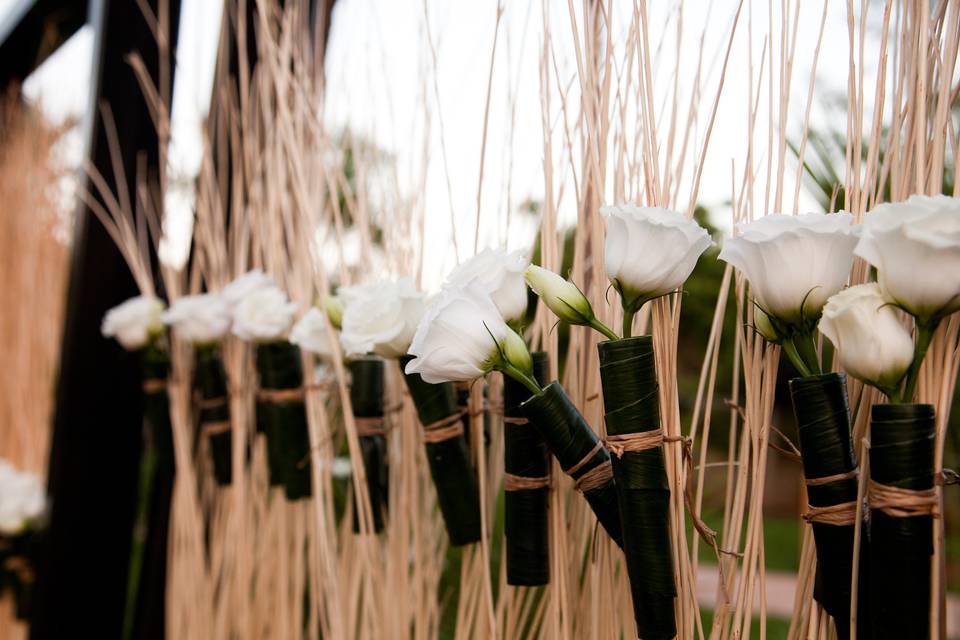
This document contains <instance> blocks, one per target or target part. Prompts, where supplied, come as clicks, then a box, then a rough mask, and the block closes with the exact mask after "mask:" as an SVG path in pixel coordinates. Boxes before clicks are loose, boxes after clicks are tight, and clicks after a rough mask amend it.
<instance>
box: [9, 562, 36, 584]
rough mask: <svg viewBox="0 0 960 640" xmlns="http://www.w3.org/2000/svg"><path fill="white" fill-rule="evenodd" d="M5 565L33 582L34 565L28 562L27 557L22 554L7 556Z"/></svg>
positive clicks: (26, 580) (22, 577)
mask: <svg viewBox="0 0 960 640" xmlns="http://www.w3.org/2000/svg"><path fill="white" fill-rule="evenodd" d="M3 566H4V567H5V568H6V569H7V570H8V571H10V572H12V573H15V574H17V577H19V578H20V579H21V580H22V581H24V582H33V579H34V573H33V567H31V566H30V563H29V562H27V560H26V558H23V557H22V556H11V557H9V558H7V559H6V560H5V561H4V563H3Z"/></svg>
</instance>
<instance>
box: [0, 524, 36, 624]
mask: <svg viewBox="0 0 960 640" xmlns="http://www.w3.org/2000/svg"><path fill="white" fill-rule="evenodd" d="M43 535H44V532H42V531H36V530H32V529H28V530H26V531H24V532H22V533H18V534H15V535H3V534H0V597H3V596H4V595H6V594H7V593H9V594H10V595H11V596H12V597H13V602H14V606H15V609H14V615H16V617H17V620H23V621H29V620H30V616H31V614H32V611H33V595H34V584H35V577H34V576H35V574H36V570H37V560H38V559H39V558H40V553H41V551H42V544H43V542H42V537H43Z"/></svg>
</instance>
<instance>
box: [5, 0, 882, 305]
mask: <svg viewBox="0 0 960 640" xmlns="http://www.w3.org/2000/svg"><path fill="white" fill-rule="evenodd" d="M13 2H15V0H0V15H2V14H3V13H4V12H5V11H6V10H7V9H8V8H9V7H10V6H11V5H12V3H13ZM424 4H425V3H424V1H423V0H339V1H338V2H337V7H336V9H335V13H334V21H333V29H332V33H331V39H330V43H329V48H328V57H327V69H328V91H327V98H326V105H325V108H326V114H327V116H326V117H327V123H328V126H329V128H330V129H332V130H335V131H336V130H341V129H343V128H349V129H350V130H352V131H354V132H359V133H362V134H363V135H364V136H365V137H367V138H369V139H371V140H373V141H374V142H375V143H376V144H377V145H378V146H379V147H381V148H384V149H386V150H388V151H389V152H391V153H392V154H393V155H394V156H395V158H396V161H397V168H398V175H399V179H400V181H401V187H402V188H403V189H404V190H406V191H408V192H409V191H411V190H414V189H415V188H416V186H417V184H418V182H419V176H420V171H421V168H422V166H423V164H422V162H421V161H422V155H423V136H424V130H425V128H424V121H425V119H424V113H425V111H424V105H426V107H427V109H429V112H430V129H429V141H428V146H427V147H426V153H427V154H428V155H427V157H428V163H427V177H426V182H425V192H424V199H425V200H424V206H425V211H426V212H427V213H426V215H427V220H428V224H427V237H426V239H425V240H426V242H425V246H426V254H425V264H424V267H425V278H424V283H425V285H427V286H428V287H435V286H436V285H438V284H439V282H440V281H441V280H442V278H443V276H444V274H445V273H446V272H447V271H449V269H450V268H452V267H453V266H454V264H455V258H454V254H453V248H452V243H451V222H450V220H451V214H450V201H451V200H452V202H453V211H454V216H455V219H456V229H457V230H456V233H457V240H458V243H459V245H460V248H461V256H460V257H461V259H463V258H465V257H468V256H469V255H470V254H472V249H473V243H474V238H473V235H474V234H473V229H474V217H475V214H476V197H477V183H478V171H479V158H480V144H481V132H482V124H483V112H484V101H485V98H486V88H487V79H488V72H489V65H490V52H491V46H492V43H493V34H494V24H495V20H496V2H495V1H494V0H485V1H482V2H477V1H473V0H451V1H440V0H428V1H427V2H426V5H427V6H426V13H427V14H428V16H429V21H430V31H431V34H432V36H433V39H434V42H435V45H436V50H437V58H438V66H437V74H438V75H437V86H438V89H437V90H438V93H439V104H438V102H437V100H436V96H435V94H434V85H433V63H432V60H431V54H430V49H429V47H428V45H427V38H426V31H425V6H424ZM573 4H575V5H578V6H579V4H580V3H576V2H575V3H573ZM650 4H651V11H652V14H651V19H650V24H651V39H652V40H653V42H654V43H656V42H657V40H658V39H659V36H658V35H657V34H658V33H659V32H661V31H662V25H663V24H664V23H665V17H666V16H665V14H664V11H665V10H666V8H667V7H670V6H672V5H673V4H674V3H666V2H652V3H650ZM708 4H712V8H711V9H710V10H709V11H706V10H705V7H706V6H707V5H708ZM736 4H737V2H736V0H716V1H715V2H713V3H707V2H702V3H701V2H687V3H686V10H685V13H684V22H683V24H684V30H683V33H684V35H683V38H684V42H685V46H684V48H683V54H682V55H683V65H684V66H682V68H681V74H680V75H681V77H680V79H679V81H680V84H681V86H682V87H686V90H685V92H684V93H685V94H688V92H689V90H690V85H691V84H692V65H693V64H694V62H695V56H696V55H697V52H698V50H699V47H698V41H699V37H700V33H701V31H702V29H703V28H704V24H705V23H706V22H707V21H709V29H708V35H707V41H706V45H705V51H706V55H705V60H706V63H705V65H706V67H705V68H706V69H708V70H709V71H710V74H711V75H710V76H709V78H708V80H707V82H706V83H705V84H706V86H705V89H704V96H703V102H704V106H703V107H702V108H701V113H704V114H705V113H706V112H707V105H708V104H709V103H710V102H712V100H713V96H714V93H715V90H716V83H717V80H718V75H719V72H720V66H721V63H722V55H723V47H725V44H726V38H727V32H728V29H729V26H730V22H731V18H732V15H733V12H734V10H735V8H736ZM774 4H777V5H779V3H774ZM845 4H846V3H842V2H829V15H828V18H827V23H826V31H825V34H824V41H823V49H822V51H821V54H820V55H821V57H820V66H819V69H818V73H817V77H816V81H817V91H816V94H817V95H818V96H819V97H820V99H825V98H827V97H833V96H835V95H838V94H839V95H841V96H842V95H844V92H845V86H846V71H847V55H848V52H847V23H846V13H845V12H846V8H845ZM504 5H505V7H506V9H505V12H504V15H503V18H502V22H501V25H500V34H499V38H500V39H499V42H498V45H497V46H498V50H497V57H496V60H495V68H494V79H493V85H492V91H493V94H492V98H491V110H490V115H489V127H488V133H487V149H486V163H485V174H484V186H483V198H482V201H483V205H482V207H481V221H482V224H481V231H480V236H481V237H480V242H479V246H480V247H481V248H483V247H484V246H491V245H499V244H502V243H504V241H505V240H506V238H505V237H504V236H505V235H506V231H507V230H506V225H505V221H506V215H507V210H508V209H511V210H513V211H515V210H516V208H517V206H518V205H519V204H520V203H521V202H522V201H523V200H525V199H527V198H533V199H536V200H540V199H542V197H543V157H542V154H543V133H542V128H541V116H540V109H541V103H540V88H539V69H538V65H539V57H540V52H541V47H542V42H543V13H542V6H544V5H546V6H548V7H549V11H550V14H551V33H552V37H553V39H554V47H555V49H556V57H557V65H558V67H559V75H560V77H561V78H562V79H563V80H564V81H568V80H570V79H572V78H573V75H574V73H575V68H576V67H575V60H574V57H573V49H572V41H571V39H570V35H569V34H570V20H569V15H568V13H567V3H566V2H563V1H562V0H546V2H544V3H541V2H537V1H536V0H530V1H529V2H518V1H514V2H505V3H504ZM631 5H632V3H626V2H624V3H619V4H618V3H614V6H615V7H616V9H617V10H621V9H624V10H626V11H630V10H631V9H630V7H631ZM745 5H750V2H749V0H747V2H745ZM753 5H755V6H753V8H752V11H753V34H752V39H748V32H747V18H748V13H747V12H748V11H749V8H748V6H745V7H744V13H743V15H742V16H741V20H740V24H739V26H738V31H737V39H736V41H735V45H734V49H733V52H732V54H731V59H730V63H729V71H728V74H727V79H726V86H725V89H724V94H723V97H722V98H721V102H720V106H719V111H718V115H717V124H716V126H715V129H714V132H713V137H712V141H711V146H710V153H709V156H708V160H707V164H706V165H705V171H704V175H703V181H702V184H701V189H700V197H699V199H698V200H699V202H701V203H702V204H705V205H707V206H708V207H709V208H710V209H711V210H712V212H713V214H714V218H715V220H717V221H718V222H719V223H720V224H722V225H724V226H729V209H728V208H727V207H726V205H725V203H726V202H727V201H728V200H729V198H730V189H731V187H730V184H731V169H730V167H731V161H733V162H734V163H735V164H736V167H737V173H738V175H740V174H742V167H743V161H744V158H745V154H746V137H747V128H746V127H747V122H746V115H745V114H746V113H747V112H748V107H747V103H748V98H747V96H748V89H747V88H748V82H749V78H748V73H747V68H748V67H747V52H748V49H749V48H750V46H752V49H753V56H754V63H755V65H757V64H758V58H759V56H760V51H761V48H762V46H763V42H764V38H765V36H766V32H767V20H768V16H767V15H766V11H767V6H768V3H767V2H759V1H755V2H753ZM822 8H823V5H822V4H821V3H820V2H813V1H810V2H804V3H802V6H801V11H800V22H799V25H798V30H797V33H798V45H797V52H796V61H795V68H794V73H793V81H792V92H791V93H792V99H791V107H790V124H791V126H793V127H794V128H796V126H797V125H798V124H799V123H800V121H801V119H802V114H803V110H804V108H805V106H806V92H807V83H808V80H809V78H810V67H811V61H812V58H813V49H814V45H815V43H816V37H817V32H818V29H819V24H820V17H821V11H822ZM775 19H776V20H779V17H778V16H776V17H775ZM219 20H220V3H219V2H216V1H214V0H184V3H183V11H182V19H181V31H180V45H179V57H180V59H181V60H185V61H189V64H184V65H182V66H181V67H180V68H179V69H178V71H177V87H176V91H175V98H174V109H173V119H174V122H173V126H174V136H175V141H174V144H173V148H172V151H171V155H172V157H171V164H172V165H173V169H174V171H175V172H176V173H177V174H179V175H183V176H190V175H193V174H195V173H196V171H197V169H198V167H199V162H200V136H199V130H200V129H199V127H200V123H201V121H202V118H203V116H204V115H205V113H206V104H207V101H208V99H209V98H208V96H209V92H210V84H211V81H212V71H213V58H214V55H215V47H216V43H217V32H218V29H219ZM625 22H626V21H625V19H624V16H623V15H621V14H620V13H617V11H616V10H615V11H614V14H613V28H612V33H613V35H614V38H615V41H620V42H622V41H623V39H624V31H625V28H626V26H625ZM671 28H672V27H671ZM774 31H775V32H776V33H777V34H779V31H780V29H779V25H778V24H775V25H774ZM670 33H672V32H670ZM670 37H672V36H670ZM92 44H93V38H92V33H91V32H90V29H89V28H85V29H83V30H81V31H80V32H79V33H78V34H77V35H75V36H74V37H73V38H72V39H71V41H70V42H68V43H67V44H66V45H64V47H63V48H61V50H60V51H59V52H58V53H57V54H56V55H54V56H53V57H52V58H51V59H50V60H48V61H47V62H46V63H45V64H44V65H43V67H42V68H41V69H40V70H39V71H38V72H37V73H36V74H34V76H32V77H31V78H30V80H29V81H28V83H27V84H26V86H25V88H24V89H25V93H26V94H27V96H28V98H29V99H30V100H32V101H34V102H37V103H39V104H40V105H41V106H42V107H43V109H44V111H45V113H46V114H47V115H48V117H50V119H51V120H53V121H62V120H63V119H64V118H66V117H73V118H77V119H80V120H82V118H83V115H84V113H85V111H86V108H87V101H88V98H87V93H88V90H89V85H90V82H89V78H90V70H91V65H90V58H91V55H92V53H91V52H92ZM774 46H776V47H779V42H775V43H774ZM673 49H674V45H673V44H672V41H670V42H667V43H666V44H665V46H664V48H663V51H662V53H661V54H660V56H659V59H660V64H659V66H658V69H657V76H656V78H655V80H654V83H655V86H657V88H658V89H663V90H666V89H667V88H668V87H669V86H670V84H671V83H672V77H671V76H672V72H673V68H674V60H673V53H672V51H673ZM868 59H871V58H870V56H869V48H868ZM774 64H775V65H776V64H777V60H776V58H775V59H774ZM874 64H875V63H874ZM873 71H874V70H873V69H872V68H871V67H870V66H869V65H868V66H867V68H866V70H865V73H866V78H865V84H866V86H867V87H870V86H871V85H872V77H871V76H872V74H873ZM764 90H765V85H764ZM512 91H515V92H516V113H515V126H514V128H513V144H512V146H511V145H510V144H509V141H510V135H511V127H510V119H511V118H510V116H511V114H510V110H509V104H510V101H509V94H510V93H511V92H512ZM553 102H554V111H556V110H557V109H558V108H559V107H558V103H559V100H557V99H556V98H554V101H553ZM656 108H657V109H658V110H659V111H665V105H662V104H658V105H657V106H656ZM766 113H767V112H766V100H765V99H764V100H762V101H761V107H760V113H759V115H758V123H760V125H759V127H760V131H758V132H757V133H756V136H755V143H756V144H757V145H758V147H757V149H760V150H762V149H764V148H765V147H766V122H767V115H766ZM554 115H555V114H554ZM439 118H442V120H443V127H444V137H445V141H446V151H447V156H448V160H449V162H448V163H447V165H446V166H445V163H444V161H443V153H442V148H441V144H440V126H439ZM824 118H825V116H824V115H823V113H822V112H820V111H819V110H815V115H814V121H813V124H814V126H816V125H817V124H822V123H823V122H824ZM832 124H833V125H834V126H839V127H843V126H845V124H844V123H843V121H842V120H840V121H839V122H837V121H835V122H833V123H832ZM704 128H705V122H700V123H698V126H697V127H696V131H695V142H694V144H693V145H692V146H691V152H692V151H694V150H699V148H700V146H701V144H702V139H703V134H704ZM80 139H82V136H80V137H78V139H77V140H76V141H75V143H74V144H73V145H71V148H72V152H71V153H69V155H70V156H71V157H75V158H76V159H77V160H79V159H80V158H82V157H83V151H82V145H80ZM448 172H449V183H450V188H451V189H450V190H451V192H452V193H451V195H448V190H447V173H448ZM508 174H509V175H510V176H511V177H510V180H509V187H510V197H509V202H508V198H507V184H508ZM793 175H794V174H793V170H792V168H788V178H787V182H786V184H787V187H788V188H787V190H786V191H787V192H788V195H787V197H786V198H785V203H784V209H785V210H787V211H789V210H792V207H793V197H792V193H793V180H794V177H793ZM562 177H563V178H564V179H567V180H570V176H569V174H568V173H566V174H564V175H563V176H562ZM761 182H762V180H761ZM566 191H567V192H568V193H567V194H566V195H565V201H564V202H563V203H562V205H561V214H562V215H563V216H564V217H565V219H567V220H570V219H572V213H571V205H572V186H570V187H569V188H567V189H566ZM687 194H688V191H686V190H681V195H680V201H681V202H683V203H685V202H686V199H687V197H688V195H687ZM190 202H191V201H190V198H189V195H188V194H187V195H184V194H177V195H176V196H175V197H173V198H172V199H171V200H170V205H171V208H172V209H176V210H178V211H179V212H180V217H181V219H180V221H179V223H173V224H172V226H171V228H172V227H175V226H177V225H178V224H179V228H181V229H183V228H184V227H183V222H184V220H183V218H184V216H186V218H187V219H188V218H189V215H190V214H189V211H190V207H191V206H192V205H191V204H190ZM800 208H801V210H804V209H815V208H816V205H815V204H814V201H813V200H812V199H811V198H810V197H809V196H806V195H802V196H801V207H800ZM514 219H516V218H514ZM171 222H172V221H171ZM511 231H512V233H511V234H510V238H509V242H508V244H510V246H511V248H513V247H516V246H527V244H528V242H529V239H530V234H531V233H532V231H533V227H532V225H531V224H530V223H527V224H526V225H525V226H524V225H522V224H521V225H519V226H515V228H513V229H512V230H511ZM179 233H180V234H183V233H184V231H180V232H179ZM180 244H182V243H180ZM167 250H168V251H170V253H169V254H167V255H168V257H171V258H172V259H177V257H178V253H179V254H180V255H181V256H182V250H178V249H177V248H176V247H173V248H172V249H171V248H170V247H167ZM382 275H387V274H379V273H378V274H371V277H379V276H382ZM390 275H402V274H390Z"/></svg>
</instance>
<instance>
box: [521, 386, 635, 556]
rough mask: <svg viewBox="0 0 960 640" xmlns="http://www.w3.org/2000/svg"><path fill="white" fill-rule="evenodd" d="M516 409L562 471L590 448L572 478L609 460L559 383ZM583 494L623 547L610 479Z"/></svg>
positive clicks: (615, 493) (575, 478)
mask: <svg viewBox="0 0 960 640" xmlns="http://www.w3.org/2000/svg"><path fill="white" fill-rule="evenodd" d="M520 411H521V413H523V416H524V417H525V418H527V419H528V420H530V422H531V423H532V424H533V425H534V426H535V427H536V429H537V431H539V432H540V435H541V437H543V440H544V442H546V443H547V448H548V449H550V453H552V454H553V455H554V456H555V457H556V458H557V460H558V461H559V463H560V466H561V468H563V469H564V470H567V469H571V468H573V467H575V466H576V465H578V464H580V463H581V462H582V461H584V459H585V458H587V456H588V455H589V454H590V452H591V451H593V454H592V455H590V457H589V458H588V459H587V460H586V462H584V463H583V464H581V466H580V468H579V469H577V470H576V471H575V472H574V473H568V475H569V476H570V477H571V478H573V479H574V480H577V479H578V478H582V477H583V476H584V475H585V474H587V473H588V472H590V471H592V470H593V469H595V468H597V467H599V466H600V465H602V464H604V463H608V462H609V461H610V453H609V452H608V451H607V450H606V448H605V447H603V446H599V447H598V444H599V443H600V441H599V439H598V438H597V434H595V433H594V432H593V429H591V428H590V425H588V424H587V421H586V420H584V419H583V416H582V415H580V412H579V411H578V410H577V408H576V407H575V406H574V404H573V403H572V402H571V401H570V398H569V397H568V396H567V392H566V391H564V390H563V387H562V386H561V385H560V383H559V382H552V383H550V384H549V385H548V386H547V387H546V388H545V389H544V390H543V391H542V392H540V394H539V395H536V396H533V397H531V398H530V399H529V400H527V401H525V402H523V403H522V404H521V405H520ZM583 497H584V498H586V500H587V503H588V504H589V505H590V508H591V509H593V513H594V514H595V515H596V516H597V520H598V521H599V522H600V524H601V526H603V528H604V530H605V531H606V532H607V534H608V535H609V536H610V538H612V539H613V541H614V542H616V543H617V545H618V546H620V547H623V537H622V536H623V534H622V532H621V527H620V510H619V509H618V507H617V492H616V489H615V488H614V483H613V480H612V479H611V480H610V481H609V482H607V483H606V484H604V485H603V486H600V487H597V488H595V489H590V490H588V491H584V493H583Z"/></svg>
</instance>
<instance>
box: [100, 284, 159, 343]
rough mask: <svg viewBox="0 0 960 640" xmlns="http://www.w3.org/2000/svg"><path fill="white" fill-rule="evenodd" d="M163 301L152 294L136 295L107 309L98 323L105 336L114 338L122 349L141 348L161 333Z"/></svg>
mask: <svg viewBox="0 0 960 640" xmlns="http://www.w3.org/2000/svg"><path fill="white" fill-rule="evenodd" d="M162 314H163V302H161V301H160V300H158V299H157V298H155V297H153V296H137V297H135V298H130V299H129V300H127V301H126V302H124V303H122V304H119V305H117V306H116V307H114V308H113V309H110V310H109V311H107V314H106V315H105V316H104V317H103V323H102V324H101V325H100V332H101V333H102V334H103V335H104V337H106V338H116V339H117V342H119V343H120V344H121V345H123V348H124V349H127V350H128V351H134V350H136V349H142V348H143V347H145V346H147V344H148V343H149V342H150V341H151V340H153V338H155V337H156V336H158V335H160V334H161V333H163V321H162V320H161V315H162Z"/></svg>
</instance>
